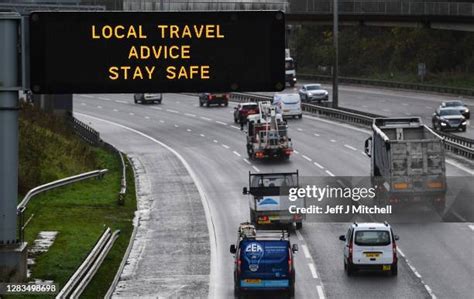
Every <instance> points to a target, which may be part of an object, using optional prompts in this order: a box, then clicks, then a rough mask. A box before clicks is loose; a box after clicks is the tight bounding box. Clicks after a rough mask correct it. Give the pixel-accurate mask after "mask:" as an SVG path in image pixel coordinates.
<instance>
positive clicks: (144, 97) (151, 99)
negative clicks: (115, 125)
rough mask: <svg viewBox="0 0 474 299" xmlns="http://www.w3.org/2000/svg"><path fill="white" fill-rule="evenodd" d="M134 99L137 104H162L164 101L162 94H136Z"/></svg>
mask: <svg viewBox="0 0 474 299" xmlns="http://www.w3.org/2000/svg"><path fill="white" fill-rule="evenodd" d="M133 99H134V100H135V104H138V103H141V104H146V103H158V104H161V101H162V100H163V94H162V93H136V94H134V95H133Z"/></svg>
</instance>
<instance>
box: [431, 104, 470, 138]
mask: <svg viewBox="0 0 474 299" xmlns="http://www.w3.org/2000/svg"><path fill="white" fill-rule="evenodd" d="M432 123H433V128H435V129H436V130H439V131H447V130H461V131H463V132H465V131H466V126H467V120H466V118H465V117H464V116H463V115H462V113H461V111H459V109H457V108H448V107H446V108H443V107H440V108H438V109H436V112H435V113H433V118H432Z"/></svg>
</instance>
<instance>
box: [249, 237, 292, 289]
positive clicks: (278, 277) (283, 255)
mask: <svg viewBox="0 0 474 299" xmlns="http://www.w3.org/2000/svg"><path fill="white" fill-rule="evenodd" d="M288 244H289V243H288V241H285V240H282V241H280V240H244V241H242V242H241V244H240V260H241V268H240V269H241V286H242V287H245V288H287V287H288V286H289V279H290V275H289V273H288V270H289V269H288V267H289V265H288V255H289V245H288Z"/></svg>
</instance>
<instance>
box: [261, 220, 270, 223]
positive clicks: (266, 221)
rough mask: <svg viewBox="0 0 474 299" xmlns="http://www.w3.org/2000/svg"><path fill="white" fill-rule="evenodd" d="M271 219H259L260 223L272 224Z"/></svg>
mask: <svg viewBox="0 0 474 299" xmlns="http://www.w3.org/2000/svg"><path fill="white" fill-rule="evenodd" d="M270 223H271V221H270V220H258V224H270Z"/></svg>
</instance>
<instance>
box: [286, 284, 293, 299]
mask: <svg viewBox="0 0 474 299" xmlns="http://www.w3.org/2000/svg"><path fill="white" fill-rule="evenodd" d="M288 298H290V299H291V298H295V284H294V283H292V284H291V286H290V289H289V290H288Z"/></svg>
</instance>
